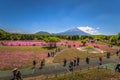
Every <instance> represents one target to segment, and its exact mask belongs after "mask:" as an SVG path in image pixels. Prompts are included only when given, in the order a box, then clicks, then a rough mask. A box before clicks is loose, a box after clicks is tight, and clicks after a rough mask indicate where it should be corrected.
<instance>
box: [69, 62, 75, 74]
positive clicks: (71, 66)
mask: <svg viewBox="0 0 120 80" xmlns="http://www.w3.org/2000/svg"><path fill="white" fill-rule="evenodd" d="M73 66H74V62H73V61H72V60H71V61H70V64H69V70H70V71H72V72H73Z"/></svg>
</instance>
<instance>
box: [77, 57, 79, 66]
mask: <svg viewBox="0 0 120 80" xmlns="http://www.w3.org/2000/svg"><path fill="white" fill-rule="evenodd" d="M79 63H80V58H79V57H77V65H79Z"/></svg>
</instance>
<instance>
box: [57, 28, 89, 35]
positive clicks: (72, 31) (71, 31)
mask: <svg viewBox="0 0 120 80" xmlns="http://www.w3.org/2000/svg"><path fill="white" fill-rule="evenodd" d="M57 35H86V36H88V35H91V34H89V33H86V32H84V31H82V30H80V29H79V28H78V27H75V28H72V29H69V30H67V31H65V32H60V33H57Z"/></svg>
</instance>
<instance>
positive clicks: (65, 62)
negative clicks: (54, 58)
mask: <svg viewBox="0 0 120 80" xmlns="http://www.w3.org/2000/svg"><path fill="white" fill-rule="evenodd" d="M63 62H64V65H63V66H66V64H67V60H66V58H65V59H64V61H63Z"/></svg>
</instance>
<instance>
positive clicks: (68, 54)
mask: <svg viewBox="0 0 120 80" xmlns="http://www.w3.org/2000/svg"><path fill="white" fill-rule="evenodd" d="M105 55H106V54H104V53H88V52H85V51H84V52H83V51H80V50H78V49H76V48H70V49H67V50H64V51H62V52H61V53H59V54H58V55H56V56H55V58H54V62H62V61H63V60H64V58H66V59H67V60H71V59H74V58H75V57H80V59H85V58H86V57H90V58H95V57H99V56H105Z"/></svg>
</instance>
